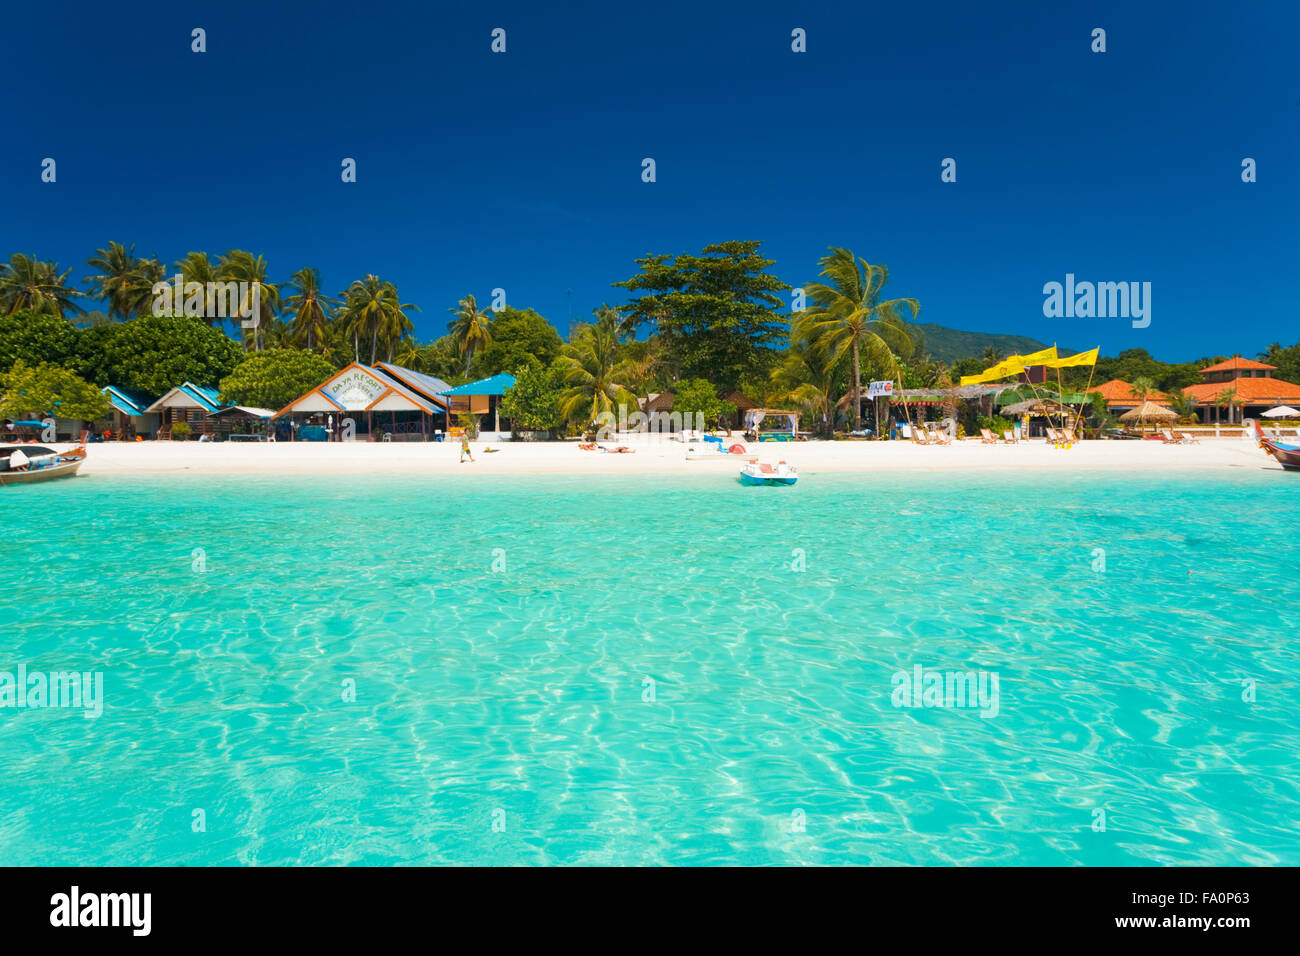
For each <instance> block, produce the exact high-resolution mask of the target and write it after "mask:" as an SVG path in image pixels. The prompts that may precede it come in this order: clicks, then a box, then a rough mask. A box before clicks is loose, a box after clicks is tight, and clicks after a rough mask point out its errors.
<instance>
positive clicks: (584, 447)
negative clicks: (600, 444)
mask: <svg viewBox="0 0 1300 956" xmlns="http://www.w3.org/2000/svg"><path fill="white" fill-rule="evenodd" d="M596 448H597V445H596V443H595V442H594V441H584V442H579V443H578V449H579V450H580V451H595V450H596Z"/></svg>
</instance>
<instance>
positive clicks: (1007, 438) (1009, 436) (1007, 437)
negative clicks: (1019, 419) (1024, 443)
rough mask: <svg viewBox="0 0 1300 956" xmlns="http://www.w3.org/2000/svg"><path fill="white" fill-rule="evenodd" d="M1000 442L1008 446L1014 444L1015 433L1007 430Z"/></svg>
mask: <svg viewBox="0 0 1300 956" xmlns="http://www.w3.org/2000/svg"><path fill="white" fill-rule="evenodd" d="M1002 440H1003V441H1004V442H1006V443H1007V444H1008V445H1014V444H1015V443H1016V433H1015V432H1013V431H1012V430H1011V429H1010V428H1008V429H1007V430H1006V431H1004V432H1003V433H1002Z"/></svg>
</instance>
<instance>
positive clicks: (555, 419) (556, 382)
mask: <svg viewBox="0 0 1300 956" xmlns="http://www.w3.org/2000/svg"><path fill="white" fill-rule="evenodd" d="M514 375H515V384H514V385H513V386H512V387H511V388H508V389H506V394H505V397H504V398H502V399H501V416H502V417H503V418H508V419H510V422H511V424H512V425H513V426H514V428H515V429H516V430H519V431H530V432H549V431H554V430H555V429H556V428H558V427H559V426H560V424H561V422H562V421H563V416H562V415H561V414H560V400H561V397H562V396H563V394H564V383H563V382H562V381H561V377H560V373H559V371H557V370H556V369H554V368H547V367H546V366H545V365H543V364H542V363H541V362H539V361H537V359H531V360H529V361H525V362H524V363H523V364H522V365H520V366H519V368H518V369H517V370H516V371H515V373H514Z"/></svg>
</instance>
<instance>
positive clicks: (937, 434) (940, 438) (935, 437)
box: [930, 428, 952, 445]
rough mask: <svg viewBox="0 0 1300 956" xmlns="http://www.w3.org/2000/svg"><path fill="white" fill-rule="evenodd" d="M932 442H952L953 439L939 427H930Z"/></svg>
mask: <svg viewBox="0 0 1300 956" xmlns="http://www.w3.org/2000/svg"><path fill="white" fill-rule="evenodd" d="M930 443H931V444H934V445H949V444H952V439H950V438H949V437H948V436H947V435H945V434H944V433H943V432H941V431H940V430H939V429H937V428H932V429H930Z"/></svg>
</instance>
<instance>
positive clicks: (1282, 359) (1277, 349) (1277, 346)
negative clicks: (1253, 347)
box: [1259, 342, 1300, 384]
mask: <svg viewBox="0 0 1300 956" xmlns="http://www.w3.org/2000/svg"><path fill="white" fill-rule="evenodd" d="M1259 360H1260V361H1261V362H1267V363H1268V364H1269V365H1276V366H1277V371H1275V372H1270V373H1269V374H1270V375H1272V376H1273V377H1274V378H1280V379H1281V380H1282V381H1284V382H1294V383H1296V384H1300V343H1297V344H1295V345H1290V346H1287V347H1286V348H1283V347H1282V343H1280V342H1274V343H1273V344H1272V345H1270V346H1269V347H1268V351H1267V352H1261V353H1260V356H1259Z"/></svg>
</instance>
